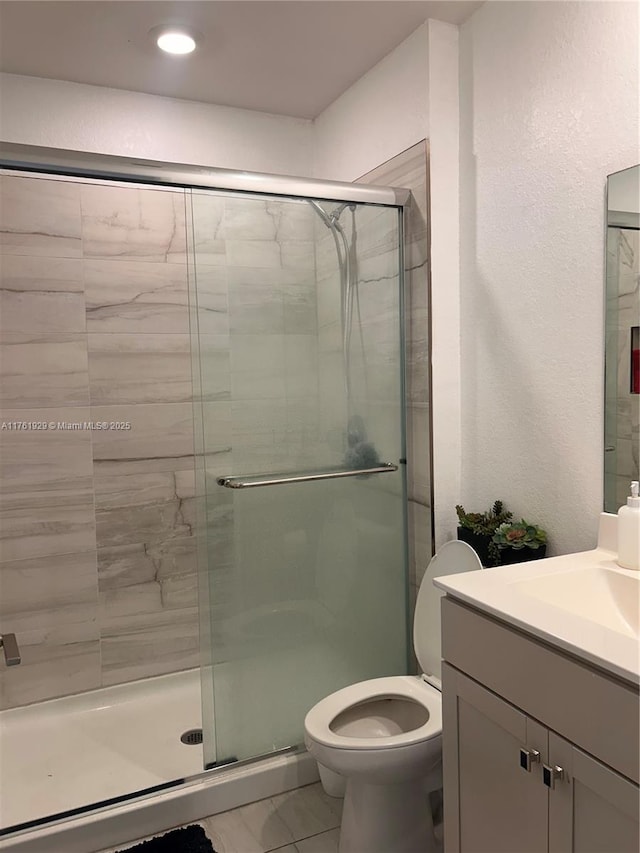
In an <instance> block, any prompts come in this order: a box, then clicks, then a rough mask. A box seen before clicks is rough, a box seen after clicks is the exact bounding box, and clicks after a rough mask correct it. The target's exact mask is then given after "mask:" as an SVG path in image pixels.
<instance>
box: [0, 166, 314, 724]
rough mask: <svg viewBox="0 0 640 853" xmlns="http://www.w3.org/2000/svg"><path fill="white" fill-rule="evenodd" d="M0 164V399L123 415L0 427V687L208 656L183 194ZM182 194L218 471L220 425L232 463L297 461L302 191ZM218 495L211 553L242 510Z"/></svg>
mask: <svg viewBox="0 0 640 853" xmlns="http://www.w3.org/2000/svg"><path fill="white" fill-rule="evenodd" d="M1 180H2V185H1V187H0V192H1V194H2V201H3V203H2V220H1V221H0V239H1V269H0V274H1V282H0V285H1V287H0V298H1V302H0V312H1V315H0V324H1V325H0V332H1V335H0V359H1V361H0V406H1V420H2V421H3V422H4V423H11V422H20V423H22V422H25V423H30V422H34V423H43V424H49V423H52V424H56V425H57V424H58V423H62V422H64V423H67V424H72V423H75V424H83V423H85V422H89V421H91V422H94V423H96V422H105V423H109V424H111V423H113V424H121V425H125V428H123V429H110V430H104V431H102V430H100V431H97V430H86V429H61V428H60V429H47V430H42V429H16V430H13V429H6V430H3V431H2V433H1V434H0V439H1V440H2V452H1V457H0V466H1V469H0V491H1V503H0V513H1V517H0V528H1V539H0V593H1V594H0V626H1V628H2V630H5V631H14V632H15V633H16V634H17V635H18V639H19V642H20V646H21V650H22V653H23V663H22V665H21V666H19V667H12V668H11V669H10V670H7V669H5V668H2V671H1V672H0V707H8V706H14V705H21V704H26V703H30V702H34V701H40V700H42V699H46V698H50V697H53V696H58V695H63V694H66V693H75V692H78V691H83V690H89V689H92V688H96V687H100V686H107V685H111V684H116V683H121V682H124V681H129V680H132V679H137V678H142V677H147V676H152V675H159V674H163V673H166V672H171V671H175V670H180V669H184V668H188V667H191V666H196V665H197V664H198V663H199V655H198V614H197V596H196V547H195V536H194V526H195V518H196V492H195V482H194V446H193V428H194V423H193V406H192V402H193V400H192V397H193V390H192V382H191V342H190V335H189V331H190V330H189V320H190V318H189V287H188V270H187V246H188V240H187V227H186V211H185V201H186V199H185V195H184V194H183V193H182V192H180V191H171V190H166V189H153V188H136V187H131V186H124V185H113V184H105V185H101V184H92V183H82V182H70V181H64V180H55V179H45V178H36V177H18V176H4V177H2V179H1ZM193 203H194V219H193V226H194V245H193V246H189V249H192V248H194V249H195V252H196V264H195V274H196V277H197V300H198V304H197V322H198V331H199V335H198V339H199V345H200V353H199V356H200V362H201V368H202V377H203V381H202V384H201V387H200V389H199V394H200V395H201V398H202V402H203V410H204V421H205V437H206V440H207V447H206V450H207V460H208V464H210V465H211V469H210V473H211V474H216V475H217V474H219V473H230V472H231V471H232V470H233V469H232V467H231V465H232V462H233V453H232V436H233V444H234V447H233V451H234V452H235V456H236V459H240V460H241V465H242V469H243V471H246V472H251V471H254V470H255V471H256V472H259V471H264V470H273V468H277V467H281V466H282V465H283V464H284V463H285V461H286V462H287V465H290V466H291V467H294V466H296V465H298V464H299V465H302V464H303V463H304V461H305V454H308V453H309V451H308V449H307V448H309V447H312V448H313V447H315V444H314V442H313V441H309V438H310V436H311V437H313V435H314V434H315V433H316V432H317V397H316V388H315V387H314V384H313V381H311V379H313V380H314V381H315V361H316V359H317V352H316V349H315V339H316V306H315V276H314V270H313V265H314V252H313V243H312V236H311V235H312V221H313V212H312V211H311V208H309V207H308V206H306V205H302V204H295V203H289V204H286V203H284V202H282V203H281V202H273V203H272V202H266V201H260V200H258V199H247V198H244V197H222V196H215V195H211V194H208V195H207V196H206V197H205V196H198V195H197V194H195V193H194V198H193ZM192 292H193V290H192ZM192 319H193V317H192ZM232 362H233V368H234V369H233V374H232V372H231V364H232ZM265 412H266V414H265ZM266 421H269V424H268V426H266V427H264V424H265V422H266ZM127 424H131V428H130V429H129V428H126V425H127ZM296 457H297V458H296ZM218 494H219V496H220V501H219V502H218V504H217V505H214V506H211V507H210V508H209V519H208V520H209V527H208V529H209V532H210V534H211V537H212V543H213V545H214V546H215V549H216V559H217V561H218V563H219V565H220V566H221V567H222V568H224V565H225V563H229V562H231V560H232V559H233V553H232V549H233V530H234V519H233V512H232V505H231V502H230V499H229V495H228V494H225V493H224V490H220V492H219V493H218Z"/></svg>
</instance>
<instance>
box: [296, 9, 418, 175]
mask: <svg viewBox="0 0 640 853" xmlns="http://www.w3.org/2000/svg"><path fill="white" fill-rule="evenodd" d="M427 40H428V24H426V23H425V24H423V25H422V26H421V27H418V29H417V30H416V31H415V32H413V33H412V34H411V35H410V36H409V37H408V38H406V39H405V40H404V41H403V42H402V43H401V44H399V45H398V47H396V48H395V50H392V51H391V53H389V54H388V55H387V56H385V57H384V59H381V60H380V62H378V63H377V64H376V65H374V67H373V68H372V69H371V70H370V71H368V72H367V73H366V74H365V75H363V76H362V77H361V78H360V79H359V80H357V81H356V82H355V83H354V84H353V85H352V86H350V87H349V88H348V89H347V90H346V91H345V92H343V94H342V95H340V97H339V98H337V99H336V100H335V101H334V102H333V103H332V104H331V105H330V106H328V107H327V109H326V110H324V111H323V112H322V113H320V115H319V116H317V117H316V118H315V119H314V122H313V134H314V175H315V176H316V177H318V178H326V179H327V180H333V181H354V180H356V179H357V177H358V175H362V174H364V173H365V172H368V171H370V170H371V169H375V168H376V167H377V166H378V165H379V164H380V163H383V162H384V161H385V160H388V159H390V158H391V157H394V156H395V155H396V154H398V153H399V152H400V151H404V149H405V148H408V147H409V146H410V145H414V144H415V143H416V142H418V141H419V140H420V139H424V138H425V136H427V126H428V98H427V96H426V91H427V82H428V63H427Z"/></svg>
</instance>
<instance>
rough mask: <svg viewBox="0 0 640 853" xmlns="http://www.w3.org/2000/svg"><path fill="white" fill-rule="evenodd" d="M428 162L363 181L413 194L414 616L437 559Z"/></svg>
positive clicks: (378, 172) (412, 151)
mask: <svg viewBox="0 0 640 853" xmlns="http://www.w3.org/2000/svg"><path fill="white" fill-rule="evenodd" d="M427 158H428V149H427V143H426V141H422V142H419V143H417V144H416V145H414V146H412V147H411V148H408V149H407V150H406V151H403V152H402V153H401V154H398V155H397V156H396V157H393V158H391V159H390V160H388V161H387V162H386V163H383V164H382V165H381V166H379V167H377V168H376V169H374V170H373V171H371V172H369V173H367V174H366V175H364V176H363V177H361V178H359V179H358V180H359V182H362V183H371V184H380V185H382V186H392V187H406V188H407V189H410V190H411V205H410V209H409V215H408V219H407V221H406V222H405V227H406V235H405V309H406V312H405V330H406V357H407V372H406V384H407V388H406V391H407V405H406V418H407V484H408V501H409V503H408V514H409V574H410V580H411V591H412V595H411V609H412V611H413V607H414V606H415V597H416V594H417V587H418V585H419V583H420V581H421V580H422V575H423V574H424V570H425V569H426V567H427V564H428V562H429V560H430V559H431V556H432V554H433V536H432V511H431V460H430V446H431V441H430V412H429V401H430V394H429V270H428V256H429V255H428V252H429V244H428V225H427V223H428V219H427V217H428V197H427ZM383 245H384V244H383ZM411 617H413V613H411Z"/></svg>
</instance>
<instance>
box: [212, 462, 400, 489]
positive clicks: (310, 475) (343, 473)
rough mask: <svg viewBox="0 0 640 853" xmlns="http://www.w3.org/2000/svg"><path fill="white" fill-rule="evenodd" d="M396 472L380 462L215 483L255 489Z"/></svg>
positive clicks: (253, 475) (257, 475) (254, 476)
mask: <svg viewBox="0 0 640 853" xmlns="http://www.w3.org/2000/svg"><path fill="white" fill-rule="evenodd" d="M397 470H398V466H397V465H394V464H393V463H392V462H381V463H380V464H379V465H376V467H375V468H353V469H352V468H335V469H334V470H333V471H305V472H303V473H300V474H249V475H246V476H244V477H218V479H217V480H216V482H217V483H218V485H219V486H224V487H225V489H256V488H258V486H281V485H284V484H285V483H310V482H312V481H314V480H333V479H336V478H338V477H359V476H360V475H361V474H386V473H387V472H389V471H397Z"/></svg>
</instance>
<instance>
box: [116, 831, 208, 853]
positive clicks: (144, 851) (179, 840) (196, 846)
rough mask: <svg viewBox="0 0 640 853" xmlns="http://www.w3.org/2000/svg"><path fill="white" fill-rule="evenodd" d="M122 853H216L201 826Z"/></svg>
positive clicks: (152, 840) (172, 833) (144, 843)
mask: <svg viewBox="0 0 640 853" xmlns="http://www.w3.org/2000/svg"><path fill="white" fill-rule="evenodd" d="M120 853H215V850H214V849H213V847H212V846H211V842H210V841H209V839H208V838H207V836H206V835H205V832H204V829H203V828H202V827H201V826H196V825H195V824H193V825H192V826H185V827H183V828H182V829H174V830H172V831H171V832H167V833H166V835H160V836H158V838H151V839H150V840H149V841H143V842H142V844H136V846H135V847H128V848H127V849H126V850H121V851H120Z"/></svg>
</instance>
